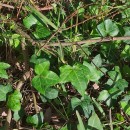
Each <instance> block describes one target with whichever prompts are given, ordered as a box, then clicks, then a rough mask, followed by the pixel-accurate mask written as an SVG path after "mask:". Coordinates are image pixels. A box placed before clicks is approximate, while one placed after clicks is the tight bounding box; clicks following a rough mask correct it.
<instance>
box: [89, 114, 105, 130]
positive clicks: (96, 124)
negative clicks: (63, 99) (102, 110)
mask: <svg viewBox="0 0 130 130" xmlns="http://www.w3.org/2000/svg"><path fill="white" fill-rule="evenodd" d="M93 129H96V130H103V126H102V124H101V121H100V119H99V117H98V116H97V114H96V113H95V112H94V113H93V114H92V116H91V117H90V118H89V120H88V127H87V130H93Z"/></svg>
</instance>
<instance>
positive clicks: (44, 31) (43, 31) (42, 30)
mask: <svg viewBox="0 0 130 130" xmlns="http://www.w3.org/2000/svg"><path fill="white" fill-rule="evenodd" d="M50 34H51V33H50V31H49V30H48V28H47V27H46V26H44V25H36V30H35V31H34V32H33V35H34V36H35V38H36V39H43V38H45V37H47V36H49V35H50Z"/></svg>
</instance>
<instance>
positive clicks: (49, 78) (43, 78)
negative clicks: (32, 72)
mask: <svg viewBox="0 0 130 130" xmlns="http://www.w3.org/2000/svg"><path fill="white" fill-rule="evenodd" d="M58 82H59V77H58V75H57V74H56V73H54V72H52V71H48V72H44V73H42V74H41V75H37V76H35V77H34V78H33V79H32V85H33V87H34V88H35V89H36V90H37V91H38V92H40V93H41V94H43V95H45V92H46V90H47V89H48V88H49V87H51V86H54V85H55V84H57V83H58Z"/></svg>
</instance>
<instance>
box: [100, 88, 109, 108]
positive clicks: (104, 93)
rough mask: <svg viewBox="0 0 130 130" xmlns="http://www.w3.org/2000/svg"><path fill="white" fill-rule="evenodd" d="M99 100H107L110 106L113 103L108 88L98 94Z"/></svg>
mask: <svg viewBox="0 0 130 130" xmlns="http://www.w3.org/2000/svg"><path fill="white" fill-rule="evenodd" d="M98 100H99V101H105V102H106V104H107V105H108V106H110V105H111V97H110V94H109V92H108V91H107V90H102V91H101V92H100V94H99V96H98Z"/></svg>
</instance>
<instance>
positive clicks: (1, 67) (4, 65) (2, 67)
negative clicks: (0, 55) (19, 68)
mask: <svg viewBox="0 0 130 130" xmlns="http://www.w3.org/2000/svg"><path fill="white" fill-rule="evenodd" d="M9 67H10V65H9V64H7V63H5V62H0V69H8V68H9Z"/></svg>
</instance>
